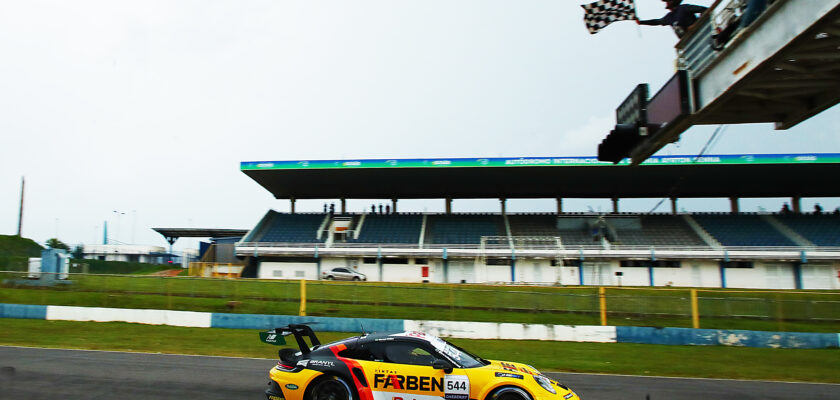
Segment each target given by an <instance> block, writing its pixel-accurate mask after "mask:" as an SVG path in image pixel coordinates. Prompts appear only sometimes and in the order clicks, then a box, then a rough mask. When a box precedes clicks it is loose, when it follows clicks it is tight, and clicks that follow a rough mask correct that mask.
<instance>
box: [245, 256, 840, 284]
mask: <svg viewBox="0 0 840 400" xmlns="http://www.w3.org/2000/svg"><path fill="white" fill-rule="evenodd" d="M365 260H368V261H371V262H373V263H370V262H367V261H365ZM373 260H375V259H374V258H364V259H363V258H361V257H353V258H342V257H324V258H322V259H321V271H328V270H331V269H332V268H336V267H352V266H356V267H357V270H358V271H359V272H361V273H363V274H365V275H367V278H368V281H385V282H422V281H424V280H428V281H429V282H438V283H443V282H445V281H446V280H445V278H444V266H443V264H444V262H443V260H442V259H434V258H433V259H425V260H426V261H428V263H427V264H420V263H418V262H417V261H416V259H414V258H409V259H408V260H407V263H405V264H390V263H388V262H387V260H388V259H383V265H382V269H381V271H382V275H383V276H382V277H380V276H379V275H380V268H379V265H378V264H376V261H373ZM448 264H449V265H448V268H449V282H450V283H460V282H461V281H464V282H465V283H485V282H502V283H511V282H516V283H524V284H544V285H555V284H560V285H579V284H580V283H581V276H580V275H581V271H580V268H579V267H576V266H560V265H558V266H551V262H550V260H547V259H544V258H518V259H516V264H515V267H514V268H513V270H514V272H513V273H514V275H515V278H516V279H515V280H512V279H511V266H510V265H493V264H491V265H488V261H487V260H486V259H482V258H479V257H475V258H453V259H449V260H448ZM796 265H797V263H795V262H792V261H757V262H754V263H752V266H751V268H725V269H724V271H723V275H722V274H721V267H720V262H719V261H717V260H692V259H688V260H682V261H681V262H680V265H679V267H678V268H669V267H655V268H652V269H648V268H646V267H622V266H621V264H620V262H619V261H617V260H601V261H585V262H584V263H583V281H582V282H583V284H584V285H599V286H651V278H653V286H674V287H707V288H719V287H723V286H726V287H727V288H743V289H797V285H796V280H797V271H796ZM423 266H429V276H428V277H423V276H422V267H423ZM278 271H279V272H278ZM316 271H317V264H316V263H314V262H313V263H299V262H276V261H267V262H262V263H261V267H260V273H259V278H263V279H301V274H302V275H303V277H304V278H305V279H317V272H316ZM616 272H621V276H618V275H616ZM800 274H801V276H800V279H801V289H824V290H831V289H840V263H837V262H819V263H813V264H804V265H801V272H800ZM724 283H725V285H724Z"/></svg>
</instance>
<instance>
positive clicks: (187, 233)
mask: <svg viewBox="0 0 840 400" xmlns="http://www.w3.org/2000/svg"><path fill="white" fill-rule="evenodd" d="M152 229H154V230H155V232H157V233H160V234H161V235H163V236H164V237H167V238H176V239H177V238H182V237H202V238H203V237H209V238H223V237H242V236H245V235H246V234H248V230H247V229H204V228H152Z"/></svg>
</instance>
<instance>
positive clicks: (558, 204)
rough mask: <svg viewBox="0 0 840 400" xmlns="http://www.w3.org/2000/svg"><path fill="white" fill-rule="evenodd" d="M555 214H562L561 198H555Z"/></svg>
mask: <svg viewBox="0 0 840 400" xmlns="http://www.w3.org/2000/svg"><path fill="white" fill-rule="evenodd" d="M557 214H563V198H562V197H558V198H557Z"/></svg>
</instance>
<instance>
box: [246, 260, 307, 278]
mask: <svg viewBox="0 0 840 400" xmlns="http://www.w3.org/2000/svg"><path fill="white" fill-rule="evenodd" d="M317 268H318V266H317V264H316V263H295V262H290V263H287V262H261V263H260V270H259V274H258V275H257V278H260V279H307V280H316V279H318V274H317Z"/></svg>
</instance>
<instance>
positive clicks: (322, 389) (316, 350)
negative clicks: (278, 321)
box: [260, 325, 579, 400]
mask: <svg viewBox="0 0 840 400" xmlns="http://www.w3.org/2000/svg"><path fill="white" fill-rule="evenodd" d="M289 335H293V336H294V338H295V340H296V342H297V344H298V347H299V349H300V350H299V351H298V350H295V349H292V348H284V349H281V350H280V351H279V356H280V361H279V362H278V363H277V366H275V367H274V368H272V369H271V371H270V372H269V377H270V378H271V380H270V381H269V382H268V389H266V391H265V394H266V396H267V398H268V400H441V399H445V400H561V399H562V400H569V399H579V397H578V396H577V395H576V394H575V393H574V392H573V391H572V390H571V389H569V388H568V387H566V386H564V385H562V384H560V383H558V382H556V381H554V380H551V379H549V378H547V377H545V376H543V375H542V374H540V373H539V371H537V370H536V369H534V368H533V367H531V366H528V365H525V364H519V363H513V362H507V361H493V360H485V359H483V358H481V357H478V356H475V355H473V354H470V353H468V352H467V351H465V350H463V349H461V348H459V347H458V346H455V345H453V344H451V343H448V342H446V341H444V340H443V339H440V338H438V337H435V336H432V335H428V334H425V333H422V332H398V333H371V334H364V333H363V334H362V335H360V336H355V337H350V338H347V339H344V340H340V341H337V342H334V343H330V344H325V345H321V343H320V342H319V341H318V338H317V337H316V336H315V333H314V332H313V331H312V328H310V327H309V326H308V325H289V326H285V327H282V328H276V329H274V330H271V331H268V332H261V333H260V337H261V339H262V340H263V341H264V342H266V343H271V344H276V345H280V344H285V343H286V342H285V338H284V337H285V336H289ZM306 338H308V339H309V341H310V344H307V343H306V340H305V339H306Z"/></svg>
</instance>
